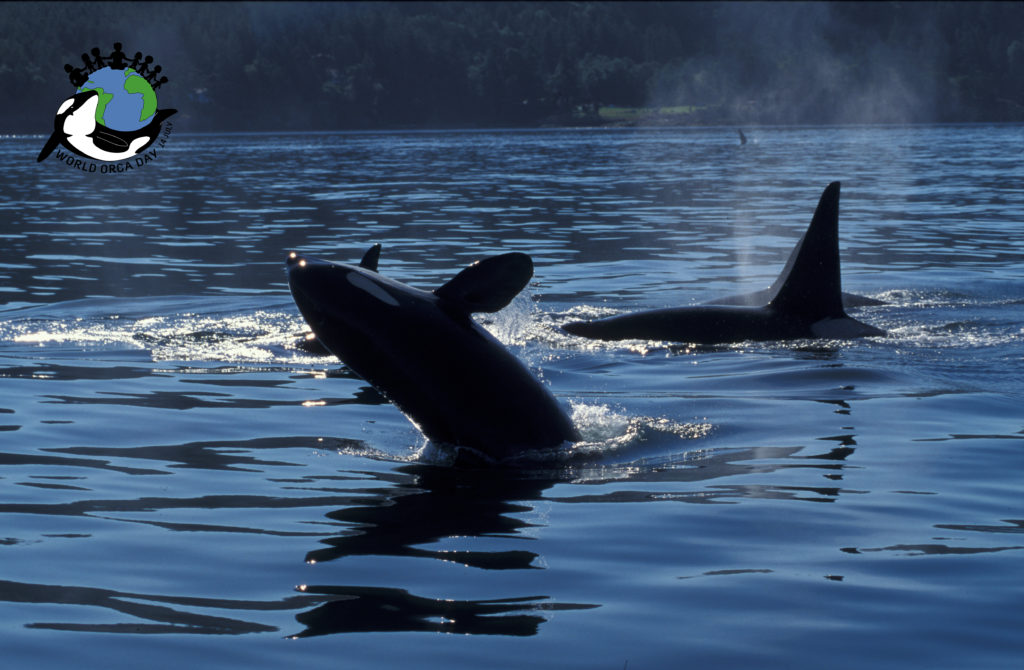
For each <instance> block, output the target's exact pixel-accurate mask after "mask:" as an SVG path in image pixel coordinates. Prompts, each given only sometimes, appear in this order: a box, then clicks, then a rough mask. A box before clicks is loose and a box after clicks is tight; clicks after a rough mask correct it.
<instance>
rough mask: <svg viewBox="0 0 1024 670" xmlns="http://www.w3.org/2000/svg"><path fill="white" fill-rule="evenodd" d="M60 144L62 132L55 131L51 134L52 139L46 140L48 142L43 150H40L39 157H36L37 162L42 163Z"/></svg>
mask: <svg viewBox="0 0 1024 670" xmlns="http://www.w3.org/2000/svg"><path fill="white" fill-rule="evenodd" d="M58 144H60V133H57V132H54V133H53V134H52V135H50V139H48V140H46V144H44V145H43V150H42V151H40V152H39V157H38V158H36V162H37V163H42V162H43V161H44V160H46V157H47V156H49V155H50V154H52V153H53V150H54V149H56V148H57V145H58Z"/></svg>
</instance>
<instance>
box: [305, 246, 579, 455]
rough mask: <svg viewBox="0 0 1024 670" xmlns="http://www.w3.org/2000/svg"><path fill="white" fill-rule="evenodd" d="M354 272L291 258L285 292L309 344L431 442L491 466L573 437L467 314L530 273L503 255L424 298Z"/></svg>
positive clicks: (527, 263)
mask: <svg viewBox="0 0 1024 670" xmlns="http://www.w3.org/2000/svg"><path fill="white" fill-rule="evenodd" d="M379 253H380V245H376V246H374V247H372V248H371V249H370V250H369V251H368V252H367V253H366V255H365V256H364V257H363V260H362V261H361V262H360V263H359V265H349V264H346V263H331V262H327V261H323V260H319V259H316V258H310V257H308V256H300V255H298V254H296V253H294V252H293V253H292V254H291V255H290V256H289V257H288V263H287V266H288V286H289V288H290V289H291V292H292V297H293V298H294V299H295V303H296V305H298V307H299V311H300V312H302V316H303V317H304V318H305V320H306V323H307V324H308V325H309V326H310V328H312V329H313V332H314V333H315V334H316V337H317V339H318V340H319V341H320V342H321V343H322V344H323V345H324V346H325V347H326V348H327V349H328V350H329V351H330V352H331V353H333V354H334V355H335V356H337V357H338V358H339V359H341V361H342V362H343V363H345V365H347V366H348V367H349V368H350V369H351V370H352V371H353V372H355V373H356V374H358V375H359V376H360V377H362V378H363V379H365V380H366V381H367V382H369V383H370V384H371V385H372V386H373V387H374V388H376V389H377V390H378V391H380V392H381V393H382V394H383V395H384V396H385V397H387V398H388V400H390V401H391V402H392V403H394V404H395V405H396V406H397V407H398V408H399V409H400V410H402V412H403V413H404V414H405V415H406V416H407V417H408V418H409V420H410V421H412V422H413V424H415V426H416V427H417V428H418V429H419V430H420V431H421V432H422V433H423V434H424V435H425V436H426V437H427V438H428V439H430V440H431V441H432V442H434V443H437V444H444V445H449V446H455V447H465V448H470V449H473V450H475V451H476V452H479V453H480V454H483V455H485V456H486V457H488V458H490V459H493V460H502V459H505V458H507V457H509V456H513V455H515V454H517V453H521V452H524V451H529V450H535V449H543V448H549V447H557V446H560V445H562V444H563V443H565V442H575V441H577V440H578V439H579V435H578V433H577V432H576V429H575V427H574V426H573V424H572V421H571V420H570V418H569V417H568V416H567V415H566V413H565V412H564V411H563V410H562V408H561V407H560V406H559V404H558V402H557V401H556V400H555V398H554V396H552V395H551V393H550V392H549V391H548V390H547V389H546V388H545V387H544V386H543V385H541V383H540V382H539V381H537V379H536V378H535V377H534V376H533V374H532V373H531V372H530V371H529V370H528V369H527V368H526V366H525V365H523V364H522V363H521V362H520V361H519V360H518V359H517V358H516V357H515V356H513V355H512V354H511V353H509V352H508V351H507V350H506V349H505V347H503V346H502V345H501V343H500V342H498V341H497V340H496V339H495V338H494V337H492V336H491V335H490V334H489V333H488V332H487V331H486V330H484V329H483V328H482V327H480V326H479V325H478V324H477V323H476V322H475V321H474V320H473V319H472V317H471V316H470V315H471V314H473V313H474V312H496V311H498V310H500V309H501V308H503V307H505V306H506V305H507V304H508V303H509V302H511V301H512V299H513V298H514V297H515V296H516V295H517V294H518V293H519V292H520V291H521V290H522V289H523V288H524V287H525V286H526V284H527V282H529V281H530V278H531V277H532V276H533V261H532V260H531V259H530V257H529V256H527V255H526V254H522V253H507V254H503V255H500V256H493V257H490V258H486V259H484V260H481V261H478V262H477V263H474V264H473V265H470V266H469V267H468V268H466V269H464V270H462V272H460V273H459V274H457V275H456V276H455V277H454V278H453V279H452V280H451V281H449V282H448V283H446V284H444V285H443V286H441V287H440V288H438V289H436V290H434V291H433V292H428V291H422V290H419V289H416V288H413V287H411V286H408V285H406V284H402V283H399V282H397V281H394V280H392V279H388V278H387V277H384V276H382V275H380V274H378V273H377V272H376V270H377V258H378V255H379Z"/></svg>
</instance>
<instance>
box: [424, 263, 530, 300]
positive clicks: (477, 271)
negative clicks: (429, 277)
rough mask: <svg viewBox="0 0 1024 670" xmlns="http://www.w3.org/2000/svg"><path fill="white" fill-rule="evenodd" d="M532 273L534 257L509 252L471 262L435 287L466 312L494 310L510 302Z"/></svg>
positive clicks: (443, 296)
mask: <svg viewBox="0 0 1024 670" xmlns="http://www.w3.org/2000/svg"><path fill="white" fill-rule="evenodd" d="M531 277H533V259H531V258H530V257H529V256H527V255H526V254H523V253H519V252H512V253H508V254H502V255H500V256H491V257H490V258H485V259H483V260H481V261H477V262H476V263H473V264H472V265H470V266H469V267H468V268H466V269H464V270H463V271H462V272H460V273H459V274H457V275H455V277H453V278H452V280H451V281H449V282H448V283H447V284H445V285H444V286H441V287H439V288H438V289H437V290H435V291H434V295H436V296H437V297H439V298H441V299H442V300H444V301H445V302H447V303H448V304H449V305H453V306H455V307H457V308H459V309H461V310H463V311H465V312H467V313H472V312H497V311H498V310H499V309H501V308H503V307H505V306H506V305H507V304H509V303H510V302H512V299H513V298H515V297H516V296H517V295H518V294H519V292H520V291H522V290H523V289H524V288H525V287H526V285H527V284H528V283H529V281H530V278H531Z"/></svg>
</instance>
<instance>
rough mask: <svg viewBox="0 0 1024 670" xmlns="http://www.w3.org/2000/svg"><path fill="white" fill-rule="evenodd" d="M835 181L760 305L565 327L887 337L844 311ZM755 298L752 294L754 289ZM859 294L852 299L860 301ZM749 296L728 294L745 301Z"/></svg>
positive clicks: (658, 333)
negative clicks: (765, 300) (764, 300)
mask: <svg viewBox="0 0 1024 670" xmlns="http://www.w3.org/2000/svg"><path fill="white" fill-rule="evenodd" d="M838 229H839V182H837V181H836V182H832V183H831V184H829V185H828V186H827V187H826V188H825V191H824V192H823V193H822V194H821V199H820V200H819V201H818V207H817V209H816V210H815V211H814V217H813V218H812V219H811V224H810V226H808V227H807V232H805V233H804V235H803V237H802V238H800V241H799V242H798V243H797V245H796V248H795V249H794V250H793V253H792V254H791V255H790V257H789V260H788V261H787V263H786V267H785V268H783V270H782V273H781V274H780V275H779V278H778V279H777V280H776V281H775V283H774V284H773V285H772V287H771V288H770V289H768V291H767V296H766V297H767V303H766V304H763V306H760V307H752V306H731V305H725V304H718V305H709V306H694V307H679V308H670V309H657V310H652V311H646V312H636V313H633V314H623V315H621V316H613V317H610V318H607V319H600V320H597V321H574V322H571V323H567V324H565V325H564V326H562V328H563V330H565V331H566V332H568V333H571V334H573V335H580V336H582V337H589V338H592V339H600V340H632V339H637V340H665V341H672V342H692V343H695V344H721V343H728V342H743V341H746V340H760V341H764V340H789V339H803V338H818V337H824V338H838V339H847V338H853V337H864V336H872V335H885V331H883V330H879V329H878V328H875V327H874V326H869V325H867V324H866V323H861V322H860V321H857V320H856V319H853V318H850V317H849V316H847V314H846V312H845V311H843V293H842V290H841V285H840V276H839V230H838ZM754 295H757V294H754ZM857 297H858V296H851V298H857ZM748 299H749V298H748V297H747V296H734V297H732V298H729V300H732V301H733V303H732V304H733V305H735V304H741V305H742V304H744V302H745V301H746V300H748Z"/></svg>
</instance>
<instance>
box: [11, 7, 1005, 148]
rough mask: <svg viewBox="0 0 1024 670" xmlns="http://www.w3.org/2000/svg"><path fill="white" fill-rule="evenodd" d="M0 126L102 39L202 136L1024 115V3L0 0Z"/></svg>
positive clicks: (18, 121)
mask: <svg viewBox="0 0 1024 670" xmlns="http://www.w3.org/2000/svg"><path fill="white" fill-rule="evenodd" d="M0 26H3V31H2V33H0V88H2V90H3V91H5V92H6V93H7V94H8V96H13V102H9V103H8V104H6V105H4V106H2V108H0V132H46V131H47V130H48V129H47V128H45V127H41V123H42V125H43V126H45V125H46V123H47V121H46V119H48V118H52V115H53V113H54V111H55V110H56V107H57V105H58V104H59V102H60V101H61V100H62V99H63V98H64V97H66V96H67V95H70V93H71V92H72V91H73V87H72V86H71V85H70V84H69V82H68V80H67V77H66V75H65V74H64V65H65V64H66V63H79V62H80V54H81V53H82V52H85V51H87V50H89V49H91V48H92V47H96V46H98V47H101V48H102V49H104V50H109V49H110V47H111V45H112V44H113V43H114V42H115V41H119V42H123V43H124V45H125V50H126V51H128V52H129V53H134V51H136V50H142V51H144V52H146V53H147V54H152V55H153V56H154V58H155V62H156V63H159V64H160V65H162V67H163V73H164V74H165V75H167V76H168V78H169V82H168V84H167V85H165V86H164V87H162V89H161V91H160V100H161V106H165V107H166V106H173V107H176V108H178V109H179V114H178V115H177V117H176V119H175V121H176V124H179V125H180V126H181V127H183V128H184V129H187V130H221V131H225V130H237V131H247V130H325V129H343V128H387V127H419V128H422V127H455V126H499V125H505V126H508V125H536V124H542V123H587V122H594V123H596V122H600V121H601V118H600V116H599V115H598V110H600V109H601V108H602V107H605V108H606V107H608V106H618V107H643V108H672V109H671V110H670V111H671V112H672V115H671V116H670V117H668V118H670V119H671V120H672V121H673V122H681V123H706V124H731V123H740V124H756V123H771V124H787V123H821V124H827V123H915V122H946V121H951V122H970V121H1024V3H1020V2H993V3H987V2H954V3H933V2H920V3H918V2H914V3H901V2H885V3H883V2H864V3H858V2H849V3H830V2H822V3H802V2H801V3H738V2H724V3H715V2H712V3H691V2H682V3H662V2H628V3H617V2H579V3H577V2H508V3H503V2H480V3H461V2H438V3H434V2H370V3H271V2H258V3H79V2H74V3H34V2H33V3H0Z"/></svg>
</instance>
